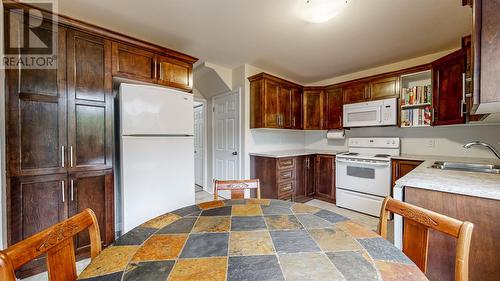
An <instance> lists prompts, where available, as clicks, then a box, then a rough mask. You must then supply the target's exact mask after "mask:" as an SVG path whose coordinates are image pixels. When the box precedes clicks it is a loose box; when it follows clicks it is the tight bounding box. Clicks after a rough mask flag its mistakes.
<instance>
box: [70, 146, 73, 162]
mask: <svg viewBox="0 0 500 281" xmlns="http://www.w3.org/2000/svg"><path fill="white" fill-rule="evenodd" d="M69 165H70V167H71V168H73V146H72V145H70V147H69Z"/></svg>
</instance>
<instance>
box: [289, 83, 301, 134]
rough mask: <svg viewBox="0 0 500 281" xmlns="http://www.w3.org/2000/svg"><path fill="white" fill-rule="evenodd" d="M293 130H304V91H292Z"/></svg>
mask: <svg viewBox="0 0 500 281" xmlns="http://www.w3.org/2000/svg"><path fill="white" fill-rule="evenodd" d="M291 115H292V127H291V128H292V129H296V130H299V129H302V89H300V88H293V89H292V113H291Z"/></svg>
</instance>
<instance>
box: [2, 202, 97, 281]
mask: <svg viewBox="0 0 500 281" xmlns="http://www.w3.org/2000/svg"><path fill="white" fill-rule="evenodd" d="M87 228H88V230H89V234H90V256H91V258H92V259H94V258H95V257H96V256H97V255H99V253H100V252H101V235H100V234H99V225H98V224H97V218H96V216H95V214H94V212H93V211H92V210H90V209H85V210H84V211H83V212H81V213H79V214H77V215H75V216H73V217H71V218H69V219H66V220H64V221H62V222H60V223H58V224H56V225H53V226H51V227H49V228H47V229H45V230H43V231H41V232H39V233H37V234H35V235H33V236H31V237H29V238H27V239H25V240H23V241H21V242H19V243H16V244H14V245H12V246H10V247H8V248H7V249H5V250H2V251H0V280H2V281H16V276H15V270H16V269H18V268H19V267H21V266H22V265H24V264H26V263H28V262H29V261H31V260H33V259H35V258H37V257H39V256H41V255H44V254H46V255H47V268H48V275H49V280H50V281H74V280H76V278H77V275H76V259H75V245H74V242H73V238H74V236H75V235H77V234H78V233H79V232H81V231H83V230H85V229H87Z"/></svg>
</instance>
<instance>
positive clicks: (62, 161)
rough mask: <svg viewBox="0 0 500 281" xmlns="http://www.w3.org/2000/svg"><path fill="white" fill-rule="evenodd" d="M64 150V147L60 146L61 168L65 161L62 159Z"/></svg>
mask: <svg viewBox="0 0 500 281" xmlns="http://www.w3.org/2000/svg"><path fill="white" fill-rule="evenodd" d="M65 148H66V147H64V145H62V146H61V167H63V168H64V166H65V163H64V162H66V161H65V160H66V159H64V152H65V151H64V150H65Z"/></svg>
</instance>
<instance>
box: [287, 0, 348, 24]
mask: <svg viewBox="0 0 500 281" xmlns="http://www.w3.org/2000/svg"><path fill="white" fill-rule="evenodd" d="M346 4H347V0H300V3H299V5H298V6H297V13H298V15H299V16H300V17H301V18H302V19H303V20H305V21H308V22H312V23H322V22H326V21H328V20H330V19H331V18H333V17H334V16H336V15H337V14H338V13H340V12H341V11H342V10H343V9H344V8H345V6H346Z"/></svg>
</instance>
